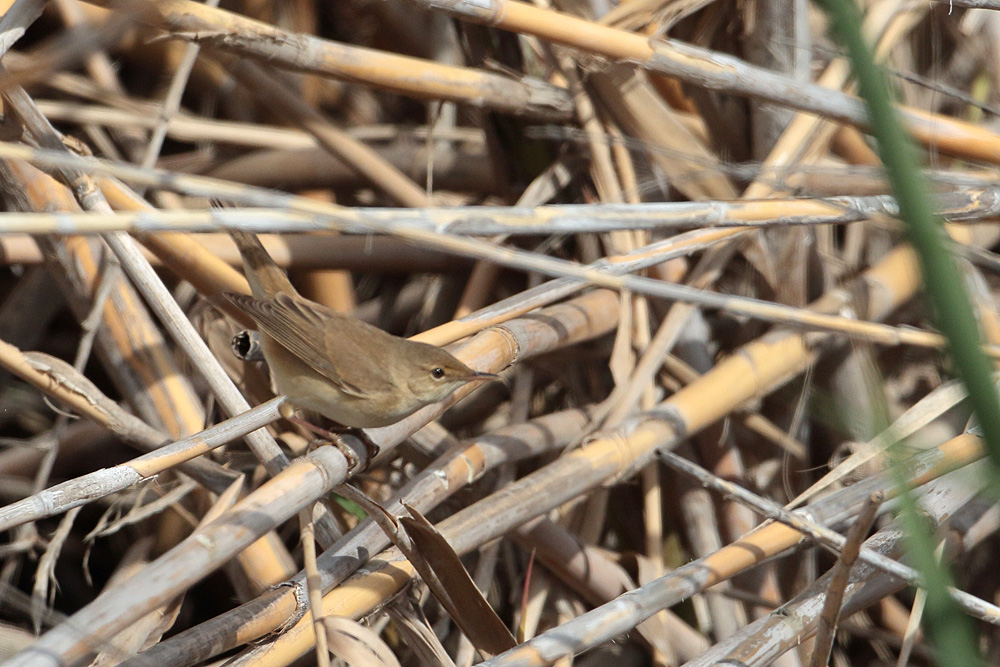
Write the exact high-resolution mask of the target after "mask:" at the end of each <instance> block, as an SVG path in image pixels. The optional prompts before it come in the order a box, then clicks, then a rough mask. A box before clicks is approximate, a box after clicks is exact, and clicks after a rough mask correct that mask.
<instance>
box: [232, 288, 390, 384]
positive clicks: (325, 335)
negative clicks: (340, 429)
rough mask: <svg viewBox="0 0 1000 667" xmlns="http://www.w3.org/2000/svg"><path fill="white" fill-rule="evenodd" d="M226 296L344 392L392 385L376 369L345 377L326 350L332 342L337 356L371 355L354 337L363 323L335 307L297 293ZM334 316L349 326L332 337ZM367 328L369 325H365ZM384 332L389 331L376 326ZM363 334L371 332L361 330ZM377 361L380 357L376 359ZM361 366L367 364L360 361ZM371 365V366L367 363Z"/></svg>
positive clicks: (264, 331) (356, 356) (269, 334)
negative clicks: (328, 306) (264, 296)
mask: <svg viewBox="0 0 1000 667" xmlns="http://www.w3.org/2000/svg"><path fill="white" fill-rule="evenodd" d="M226 298H228V299H229V300H230V301H232V302H233V303H234V304H235V305H236V306H238V307H240V308H242V309H243V310H244V311H246V313H247V314H248V315H249V316H250V317H252V318H253V319H254V321H255V322H257V325H258V326H259V327H260V330H261V331H262V332H263V333H265V334H267V335H268V336H270V337H271V338H273V339H274V340H275V341H277V342H278V344H280V345H282V346H283V347H285V348H286V349H288V351H290V352H291V353H292V354H294V355H295V356H297V357H298V358H299V359H301V360H302V361H303V362H304V363H305V364H307V365H308V366H309V367H311V368H312V369H313V370H315V371H316V372H317V373H319V374H321V375H323V376H324V377H326V378H327V379H329V380H330V381H331V382H333V383H334V384H336V385H337V386H338V387H340V388H341V389H342V390H343V391H344V392H345V393H348V394H352V395H355V396H358V397H360V398H364V397H366V396H370V395H371V394H372V393H376V392H379V391H384V390H386V389H391V386H390V387H386V386H383V385H387V384H389V383H388V382H387V381H386V380H385V379H383V378H380V377H376V374H374V373H370V372H368V373H363V374H357V375H358V377H345V374H344V373H343V369H338V368H337V366H336V365H335V364H334V363H333V362H332V361H330V359H329V354H328V352H327V349H328V347H329V346H330V344H333V345H337V346H338V348H339V349H338V352H337V353H338V356H341V357H343V358H351V357H352V356H353V357H355V358H357V360H358V361H359V362H362V361H363V359H360V358H358V357H366V356H371V355H370V354H368V353H367V352H366V350H365V349H363V348H362V347H361V346H360V345H359V344H358V342H357V340H355V336H352V335H350V334H352V333H354V332H353V331H351V330H353V329H354V328H357V327H356V326H354V325H359V324H362V323H360V322H357V321H354V320H351V319H350V318H348V317H346V316H345V315H342V314H340V313H338V312H336V311H334V310H332V309H327V308H325V307H324V306H322V305H320V304H318V303H312V302H309V301H306V300H305V299H303V298H301V297H297V296H292V295H289V294H287V293H284V292H282V293H280V294H278V295H276V296H275V297H274V298H273V299H255V298H254V297H251V296H246V295H244V294H234V293H226ZM331 318H334V319H336V320H339V321H340V322H341V326H340V327H339V328H341V329H344V328H346V329H348V330H349V331H348V332H347V333H346V334H345V335H341V336H338V337H337V339H336V340H333V338H334V336H335V334H333V333H332V332H331V331H330V329H331V327H330V326H329V323H330V320H331ZM363 328H365V329H367V328H369V327H363ZM376 331H378V333H380V334H382V335H383V336H385V335H387V334H385V333H384V332H382V331H380V330H376ZM358 333H360V334H361V335H362V336H363V335H364V334H365V333H370V332H358ZM376 363H377V360H376ZM360 365H361V366H367V364H365V363H361V364H360ZM368 367H369V368H370V366H368Z"/></svg>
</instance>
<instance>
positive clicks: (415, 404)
mask: <svg viewBox="0 0 1000 667" xmlns="http://www.w3.org/2000/svg"><path fill="white" fill-rule="evenodd" d="M228 232H229V235H230V236H231V237H232V239H233V241H235V243H236V246H237V248H238V249H239V251H240V256H241V257H242V259H243V266H244V272H245V274H246V278H247V282H249V284H250V290H251V292H252V295H246V294H238V293H235V292H225V293H224V294H223V295H224V296H225V298H226V299H228V300H229V302H230V303H232V304H233V305H234V306H236V307H237V308H239V309H240V310H242V311H243V312H244V313H246V314H247V315H248V316H249V317H250V318H251V319H253V321H254V322H255V323H256V324H257V327H258V330H259V332H260V333H261V347H262V352H263V356H264V359H265V360H266V361H267V363H268V367H269V368H270V371H271V376H272V378H273V380H274V384H275V386H276V387H277V389H278V391H279V392H280V393H281V394H284V395H285V396H286V397H287V399H288V402H289V403H291V404H292V406H294V407H297V408H305V409H307V410H311V411H314V412H317V413H319V414H320V415H323V416H324V417H327V418H328V419H331V420H333V421H334V422H337V424H339V425H341V426H344V427H347V428H351V429H362V428H373V427H378V426H388V425H389V424H393V423H395V422H397V421H399V420H401V419H403V418H404V417H407V416H409V415H411V414H413V413H414V412H416V411H417V410H419V409H420V408H422V407H424V406H426V405H430V404H431V403H436V402H438V401H441V400H443V399H445V398H446V397H447V396H448V395H449V394H451V393H452V392H453V391H455V390H456V389H458V388H459V387H461V386H463V385H465V384H467V383H470V382H479V381H487V380H495V379H499V376H497V375H494V374H492V373H484V372H479V371H474V370H472V369H471V368H469V367H468V366H466V365H465V364H464V363H463V362H461V361H460V360H458V359H456V358H455V357H454V356H453V355H452V354H451V353H449V352H448V351H447V350H444V349H442V348H440V347H436V346H434V345H428V344H427V343H420V342H417V341H411V340H407V339H406V338H401V337H399V336H394V335H392V334H389V333H387V332H385V331H383V330H381V329H379V328H378V327H375V326H372V325H370V324H368V323H366V322H362V321H361V320H359V319H357V318H354V317H350V316H349V315H345V314H343V313H340V312H338V311H336V310H334V309H332V308H329V307H327V306H324V305H322V304H319V303H316V302H315V301H312V300H310V299H307V298H305V297H303V296H302V295H300V294H299V293H298V292H297V291H296V290H295V288H294V287H293V286H292V283H291V281H289V279H288V276H286V275H285V273H284V272H283V271H282V270H281V268H280V267H279V266H278V265H277V264H276V263H275V262H274V260H273V259H272V258H271V256H270V255H269V254H268V253H267V250H265V249H264V246H263V245H262V244H261V242H260V240H259V239H258V238H257V235H256V234H253V233H251V232H247V231H243V230H238V229H229V230H228ZM285 416H287V415H285Z"/></svg>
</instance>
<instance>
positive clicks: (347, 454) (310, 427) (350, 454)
mask: <svg viewBox="0 0 1000 667" xmlns="http://www.w3.org/2000/svg"><path fill="white" fill-rule="evenodd" d="M287 419H288V420H289V421H291V422H293V423H295V424H298V425H299V426H301V427H302V428H304V429H306V430H307V431H311V432H312V433H315V434H316V435H318V436H319V438H317V439H315V440H312V441H311V442H310V443H309V446H308V447H307V448H306V452H311V451H313V450H314V449H316V448H317V447H320V446H322V445H323V444H331V445H333V446H334V447H336V448H337V449H338V450H340V453H341V454H343V455H344V458H345V459H347V471H348V472H350V473H354V472H358V468H359V467H360V466H361V457H359V456H358V453H357V452H356V451H354V450H353V449H352V448H351V447H350V445H348V444H347V443H346V442H344V439H343V438H341V437H340V434H339V433H335V432H334V431H332V430H327V429H325V428H320V427H319V426H316V425H315V424H311V423H309V422H307V421H306V420H305V419H301V418H299V417H295V416H292V417H288V418H287ZM358 439H359V440H361V442H362V443H364V445H365V449H366V450H368V443H367V442H365V438H358ZM368 451H370V450H368ZM368 461H371V457H369V458H368ZM365 466H366V467H367V461H366V463H365Z"/></svg>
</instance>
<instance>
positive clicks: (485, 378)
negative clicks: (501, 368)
mask: <svg viewBox="0 0 1000 667" xmlns="http://www.w3.org/2000/svg"><path fill="white" fill-rule="evenodd" d="M463 379H464V380H465V381H466V382H490V381H492V380H499V381H500V382H503V383H504V384H506V385H507V386H510V385H509V384H508V383H507V378H505V377H503V376H502V375H497V374H496V373H484V372H482V371H475V372H474V373H472V375H467V376H465V378H463Z"/></svg>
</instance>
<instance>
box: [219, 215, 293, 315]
mask: <svg viewBox="0 0 1000 667" xmlns="http://www.w3.org/2000/svg"><path fill="white" fill-rule="evenodd" d="M227 231H228V232H229V235H230V236H231V237H232V238H233V241H235V242H236V247H237V248H239V251H240V256H241V257H242V258H243V271H244V273H246V277H247V282H249V283H250V290H251V291H252V292H253V295H254V296H255V297H256V298H258V299H264V298H269V297H273V296H274V295H275V294H277V293H278V292H287V293H288V294H295V293H296V292H295V288H294V287H292V283H291V282H290V281H289V280H288V276H286V275H285V272H284V271H282V270H281V267H279V266H278V265H277V264H276V263H275V262H274V260H273V259H271V256H270V255H268V254H267V250H265V249H264V246H263V244H261V242H260V239H258V238H257V235H256V234H254V233H252V232H245V231H243V230H242V229H229V230H227Z"/></svg>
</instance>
